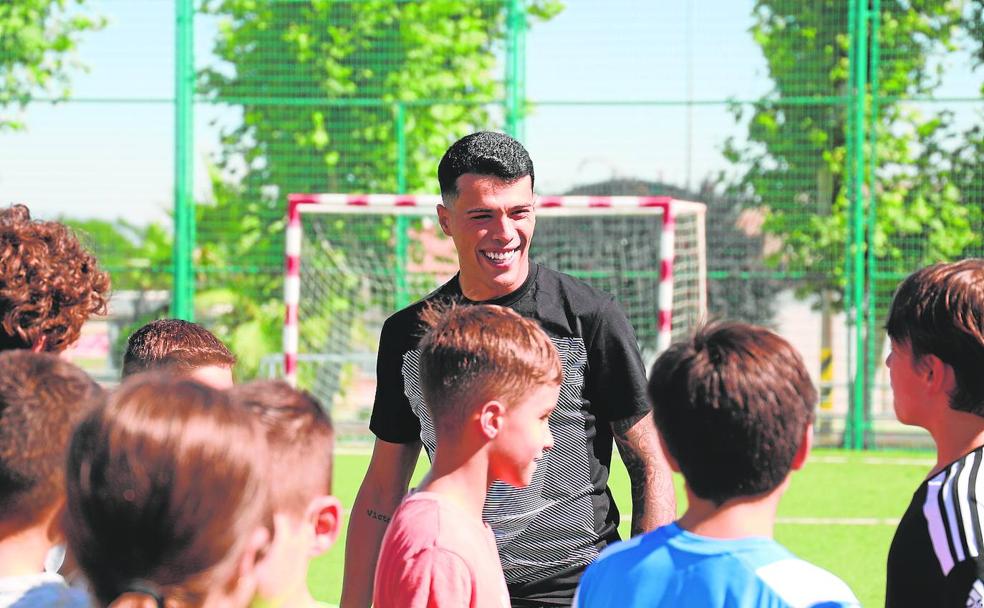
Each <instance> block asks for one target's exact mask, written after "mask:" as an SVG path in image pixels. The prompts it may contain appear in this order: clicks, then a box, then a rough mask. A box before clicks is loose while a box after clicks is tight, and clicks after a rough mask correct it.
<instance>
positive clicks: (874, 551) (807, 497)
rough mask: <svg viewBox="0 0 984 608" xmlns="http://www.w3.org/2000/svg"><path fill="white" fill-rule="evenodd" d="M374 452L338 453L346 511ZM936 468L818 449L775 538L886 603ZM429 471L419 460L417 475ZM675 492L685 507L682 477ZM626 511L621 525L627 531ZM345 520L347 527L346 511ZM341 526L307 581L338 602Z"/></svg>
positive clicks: (889, 456) (914, 460)
mask: <svg viewBox="0 0 984 608" xmlns="http://www.w3.org/2000/svg"><path fill="white" fill-rule="evenodd" d="M368 465H369V455H368V454H367V453H366V454H359V453H356V454H352V453H340V454H339V455H337V456H336V458H335V493H336V495H337V496H338V497H339V499H340V500H341V501H342V504H343V505H344V506H345V508H346V509H348V508H350V507H351V505H352V502H353V500H354V499H355V494H356V492H357V491H358V489H359V484H360V483H361V481H362V477H363V476H364V475H365V471H366V467H367V466H368ZM931 466H932V454H931V453H929V452H845V451H840V450H817V451H815V452H814V454H813V456H812V458H811V460H810V461H809V462H808V463H807V465H806V467H805V468H804V469H803V470H802V471H799V472H797V473H795V474H794V475H793V480H792V483H791V485H790V488H789V491H788V492H787V494H786V496H785V497H784V498H783V501H782V503H781V504H780V507H779V522H778V523H777V525H776V539H777V540H778V541H779V542H781V543H783V544H784V545H786V546H787V547H788V548H789V549H790V550H792V551H793V552H794V553H796V554H797V555H798V556H800V557H802V558H803V559H806V560H808V561H811V562H813V563H815V564H817V565H819V566H821V567H823V568H826V569H827V570H830V571H831V572H833V573H834V574H837V575H838V576H840V577H841V578H842V579H844V580H845V581H846V582H847V583H848V585H850V586H851V588H852V589H853V590H854V592H855V593H856V594H857V596H858V598H859V599H860V600H861V603H862V604H863V605H865V606H880V605H883V604H884V586H885V556H886V555H887V553H888V546H889V543H891V540H892V535H893V534H894V532H895V526H894V522H895V521H897V519H898V518H899V517H900V516H901V515H902V513H903V511H904V510H905V508H906V505H907V504H908V502H909V499H910V498H911V496H912V492H913V491H915V489H916V486H918V485H919V483H920V481H921V480H922V479H923V477H924V476H925V475H926V473H927V472H928V471H929V468H930V467H931ZM425 471H426V461H424V460H423V459H422V461H421V463H420V465H419V466H418V468H417V473H416V476H415V478H416V479H419V477H420V476H421V475H423V473H424V472H425ZM676 481H677V496H678V502H679V506H680V510H681V511H682V510H683V508H684V507H685V498H684V494H683V487H682V480H681V479H680V478H679V477H677V479H676ZM610 483H611V486H612V491H613V493H614V495H615V499H616V501H617V502H618V504H619V505H621V506H622V509H623V511H624V512H628V511H629V509H630V505H631V501H630V500H629V485H628V477H627V476H626V474H625V469H624V468H623V467H622V464H621V462H620V461H617V459H616V462H614V463H613V465H612V473H611V482H610ZM630 519H631V518H630V517H629V516H628V515H625V517H624V518H623V521H622V525H621V527H620V530H621V531H622V534H623V537H624V536H625V534H626V533H627V532H628V522H629V521H630ZM345 525H346V526H347V525H348V518H347V512H346V519H345ZM344 553H345V540H344V532H343V534H342V538H340V539H339V542H338V544H336V545H335V546H334V547H333V548H332V549H331V551H330V552H329V553H328V554H327V555H324V556H322V557H320V558H318V559H316V560H315V561H314V562H313V563H312V565H311V570H310V573H309V577H308V580H309V582H310V584H311V589H312V592H313V593H314V595H315V597H317V598H318V599H321V600H323V601H327V602H331V603H337V602H338V598H339V595H340V593H341V584H342V583H341V581H342V562H343V556H344Z"/></svg>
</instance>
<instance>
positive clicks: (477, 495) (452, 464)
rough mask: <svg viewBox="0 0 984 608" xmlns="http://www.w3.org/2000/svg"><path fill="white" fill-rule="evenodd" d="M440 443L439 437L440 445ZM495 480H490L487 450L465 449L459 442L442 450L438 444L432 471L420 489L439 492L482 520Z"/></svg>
mask: <svg viewBox="0 0 984 608" xmlns="http://www.w3.org/2000/svg"><path fill="white" fill-rule="evenodd" d="M445 443H446V444H447V443H449V442H445ZM462 443H463V442H462ZM440 444H441V442H440V440H438V446H440ZM492 481H493V480H491V479H489V464H488V458H487V456H486V454H485V452H484V451H483V450H478V451H474V450H471V451H469V450H462V449H460V444H459V445H455V446H453V447H445V448H444V449H443V450H442V448H441V447H438V449H437V452H436V453H435V454H434V463H433V465H432V466H431V470H430V472H429V473H428V474H427V476H426V477H425V478H424V480H423V482H422V483H421V484H420V487H419V488H418V489H419V490H420V491H424V492H435V493H437V494H440V495H442V496H444V497H445V498H448V499H450V500H451V501H453V502H454V503H455V504H457V505H458V506H459V507H461V508H462V509H463V510H464V511H466V512H467V513H469V514H471V515H474V516H475V517H476V518H478V519H481V517H482V507H483V506H484V505H485V496H486V494H487V493H488V490H489V486H490V485H492Z"/></svg>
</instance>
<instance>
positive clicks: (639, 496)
mask: <svg viewBox="0 0 984 608" xmlns="http://www.w3.org/2000/svg"><path fill="white" fill-rule="evenodd" d="M612 432H613V434H614V435H615V441H616V443H617V444H618V448H619V453H620V454H621V456H622V462H623V463H624V464H625V469H626V471H628V473H629V480H630V482H631V486H632V535H633V536H635V535H637V534H641V533H643V532H648V531H649V530H653V529H655V528H658V527H659V526H662V525H664V524H668V523H670V522H671V521H673V520H674V519H675V518H676V494H675V492H674V489H673V474H672V472H671V471H670V467H669V465H668V464H667V463H666V459H665V458H664V457H663V450H662V448H661V447H660V445H659V435H658V433H657V432H656V427H655V426H654V425H653V421H652V415H651V414H646V415H645V416H642V417H637V418H629V419H626V420H620V421H617V422H614V423H612Z"/></svg>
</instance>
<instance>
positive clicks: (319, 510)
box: [304, 495, 342, 558]
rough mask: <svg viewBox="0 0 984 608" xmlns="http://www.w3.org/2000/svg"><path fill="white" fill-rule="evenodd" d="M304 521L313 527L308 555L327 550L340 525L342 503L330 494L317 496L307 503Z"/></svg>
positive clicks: (318, 553)
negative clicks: (312, 537)
mask: <svg viewBox="0 0 984 608" xmlns="http://www.w3.org/2000/svg"><path fill="white" fill-rule="evenodd" d="M304 521H306V522H308V525H311V526H313V527H314V542H313V543H312V544H311V553H310V554H309V557H312V558H313V557H317V556H319V555H321V554H322V553H325V552H326V551H328V549H330V548H331V546H332V545H334V544H335V540H337V539H338V532H339V530H340V529H341V527H342V503H341V502H340V501H339V500H338V499H337V498H335V497H334V496H331V495H323V496H317V497H315V498H314V499H312V500H311V502H310V503H308V506H307V510H306V511H305V512H304Z"/></svg>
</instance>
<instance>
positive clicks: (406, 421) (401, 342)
mask: <svg viewBox="0 0 984 608" xmlns="http://www.w3.org/2000/svg"><path fill="white" fill-rule="evenodd" d="M412 331H413V328H412V327H408V326H406V324H405V323H400V319H399V318H398V317H396V316H393V317H390V318H389V319H387V320H386V322H385V323H383V329H382V332H381V333H380V336H379V351H378V354H377V355H376V397H375V400H374V401H373V405H372V416H371V417H370V419H369V430H371V431H372V432H373V434H374V435H376V437H378V438H380V439H382V440H383V441H388V442H390V443H413V442H414V441H419V440H420V420H419V419H418V418H417V416H416V415H415V414H414V413H413V410H412V409H411V408H410V402H409V401H408V400H407V397H406V395H405V394H404V392H403V391H404V383H403V355H404V353H405V352H406V351H407V350H408V349H409V348H410V346H411V344H412V342H413V340H412V336H411V332H412Z"/></svg>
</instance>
